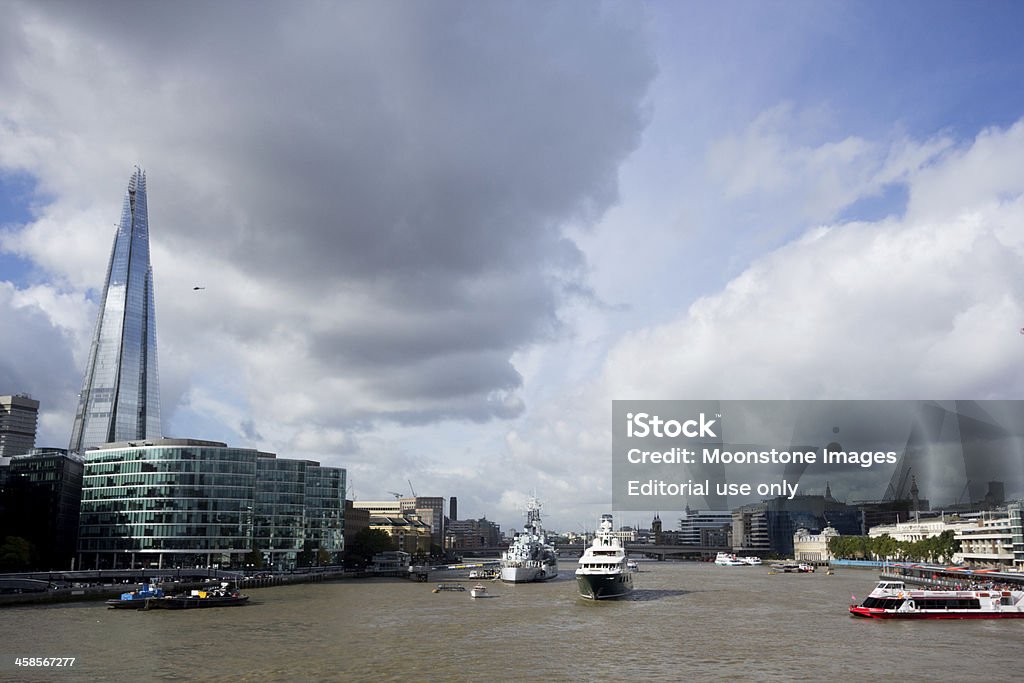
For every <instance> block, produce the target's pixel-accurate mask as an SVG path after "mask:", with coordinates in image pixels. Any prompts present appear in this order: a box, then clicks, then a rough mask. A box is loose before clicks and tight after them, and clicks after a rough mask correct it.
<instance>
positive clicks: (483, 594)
mask: <svg viewBox="0 0 1024 683" xmlns="http://www.w3.org/2000/svg"><path fill="white" fill-rule="evenodd" d="M469 597H471V598H494V597H497V596H495V595H492V594H490V593H488V592H487V587H486V586H484V585H483V584H482V583H478V584H477V585H475V586H473V588H472V589H470V591H469Z"/></svg>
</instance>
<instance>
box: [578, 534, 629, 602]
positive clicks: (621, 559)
mask: <svg viewBox="0 0 1024 683" xmlns="http://www.w3.org/2000/svg"><path fill="white" fill-rule="evenodd" d="M576 584H577V585H578V587H579V590H580V596H581V597H584V598H587V599H588V600H604V599H606V598H619V597H622V596H623V595H626V594H628V593H629V592H631V591H632V590H633V572H631V571H630V570H629V566H628V562H627V560H626V551H625V549H624V548H623V547H622V543H620V542H619V539H618V538H616V537H615V536H614V535H613V534H612V516H611V515H601V525H600V527H599V528H598V531H597V535H596V536H595V537H594V542H593V544H592V545H591V546H590V547H589V548H587V549H586V551H585V552H584V553H583V556H582V557H580V561H579V566H578V567H577V569H576Z"/></svg>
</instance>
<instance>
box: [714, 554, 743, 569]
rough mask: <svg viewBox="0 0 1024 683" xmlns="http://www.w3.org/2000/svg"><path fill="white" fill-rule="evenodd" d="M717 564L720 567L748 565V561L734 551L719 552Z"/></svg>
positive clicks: (716, 558)
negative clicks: (740, 557)
mask: <svg viewBox="0 0 1024 683" xmlns="http://www.w3.org/2000/svg"><path fill="white" fill-rule="evenodd" d="M715 564H717V565H718V566H719V567H746V566H747V563H746V562H744V561H743V560H741V559H739V558H738V557H736V556H735V555H733V554H732V553H718V555H716V556H715Z"/></svg>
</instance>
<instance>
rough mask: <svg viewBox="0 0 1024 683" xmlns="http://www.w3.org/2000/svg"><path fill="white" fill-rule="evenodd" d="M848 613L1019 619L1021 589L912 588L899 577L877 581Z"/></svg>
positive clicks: (1023, 603) (1023, 610)
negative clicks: (945, 589)
mask: <svg viewBox="0 0 1024 683" xmlns="http://www.w3.org/2000/svg"><path fill="white" fill-rule="evenodd" d="M850 614H851V615H853V616H855V617H866V618H869V619H1021V618H1024V591H1020V590H999V589H989V590H948V591H938V590H915V589H908V588H907V587H906V584H904V583H903V582H902V581H887V580H883V581H879V582H878V585H877V586H875V589H874V590H873V591H871V594H870V595H869V596H868V597H867V598H865V600H864V602H863V603H862V604H860V605H850Z"/></svg>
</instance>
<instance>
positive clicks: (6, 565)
mask: <svg viewBox="0 0 1024 683" xmlns="http://www.w3.org/2000/svg"><path fill="white" fill-rule="evenodd" d="M38 555H39V554H38V553H37V552H36V547H35V546H34V545H32V543H30V542H29V541H27V540H25V539H24V538H22V537H21V536H5V537H4V540H3V543H0V569H3V570H7V571H18V570H21V569H32V567H34V566H35V564H36V558H37V557H38Z"/></svg>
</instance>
